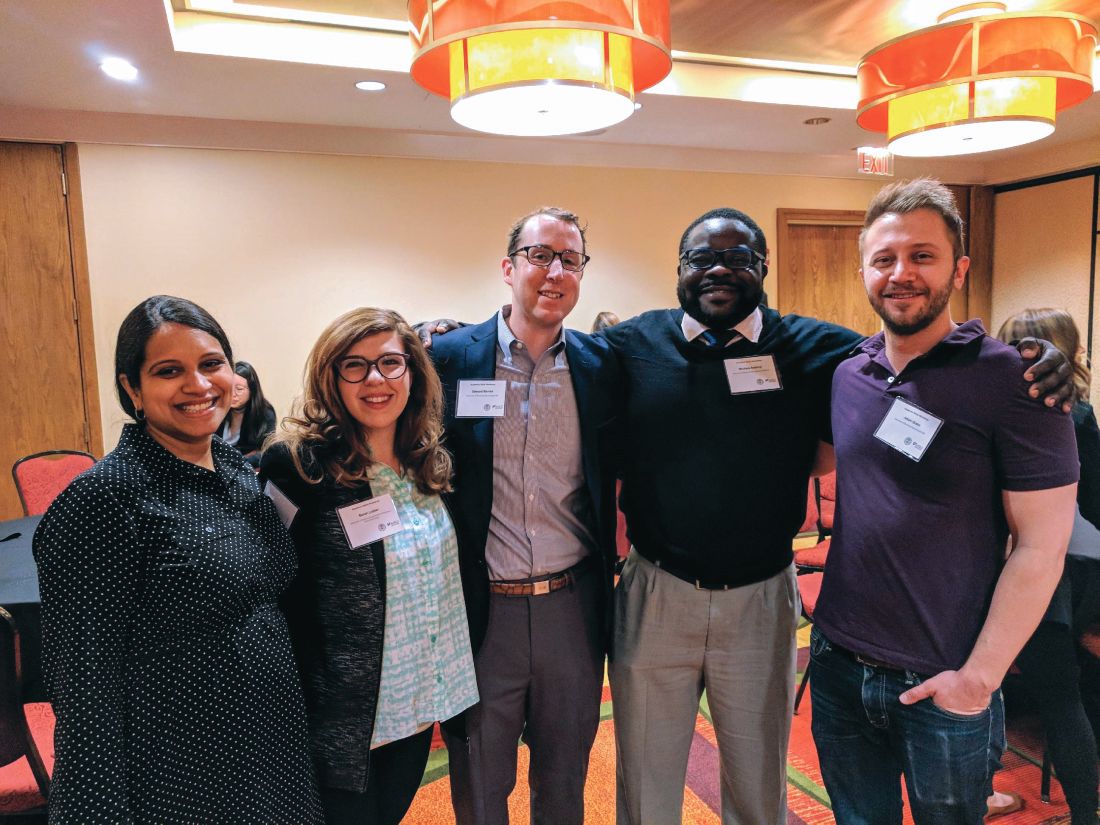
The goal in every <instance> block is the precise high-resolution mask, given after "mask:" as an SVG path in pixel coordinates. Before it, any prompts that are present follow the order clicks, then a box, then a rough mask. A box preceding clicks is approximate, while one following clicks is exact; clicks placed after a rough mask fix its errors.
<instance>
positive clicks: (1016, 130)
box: [856, 3, 1097, 157]
mask: <svg viewBox="0 0 1100 825" xmlns="http://www.w3.org/2000/svg"><path fill="white" fill-rule="evenodd" d="M990 6H999V7H1000V8H1001V9H1003V8H1004V5H1003V4H1000V3H973V4H971V6H969V7H962V8H960V9H955V10H952V11H950V12H947V13H945V14H943V15H940V18H939V19H940V21H941V22H940V24H939V25H936V26H932V27H931V28H927V29H921V30H920V31H916V32H913V33H912V34H909V35H906V36H904V37H899V38H897V39H895V40H891V41H890V42H889V43H884V44H883V45H881V46H879V47H878V48H877V49H874V50H872V51H870V52H868V53H867V54H866V55H864V56H863V59H862V60H861V61H860V62H859V66H858V68H857V74H858V80H859V97H860V100H859V112H858V114H857V116H856V121H857V122H858V123H859V125H860V126H862V127H863V128H864V129H869V130H870V131H872V132H885V133H886V136H887V140H888V141H889V143H888V148H889V149H890V151H891V152H894V153H895V154H898V155H909V156H915V157H935V156H941V155H965V154H971V153H973V152H988V151H991V150H993V149H1007V148H1008V147H1010V146H1019V145H1021V144H1024V143H1030V142H1031V141H1033V140H1039V139H1040V138H1044V137H1046V136H1047V135H1049V134H1050V133H1051V132H1053V131H1054V119H1055V115H1056V113H1057V112H1060V111H1062V110H1063V109H1068V108H1069V107H1070V106H1074V105H1076V104H1078V103H1080V102H1081V101H1083V100H1085V99H1086V98H1088V97H1089V95H1091V94H1092V91H1093V90H1092V68H1093V60H1094V58H1095V55H1096V44H1097V30H1096V24H1095V23H1093V22H1092V21H1090V20H1088V19H1087V18H1084V17H1081V16H1080V15H1077V14H1069V13H1066V12H1043V13H1040V12H1035V13H1032V12H1018V13H1007V14H1006V13H1001V14H998V13H994V14H981V16H976V17H963V15H965V14H966V13H968V12H970V11H974V10H978V11H985V10H987V8H988V7H990ZM942 21H947V22H942Z"/></svg>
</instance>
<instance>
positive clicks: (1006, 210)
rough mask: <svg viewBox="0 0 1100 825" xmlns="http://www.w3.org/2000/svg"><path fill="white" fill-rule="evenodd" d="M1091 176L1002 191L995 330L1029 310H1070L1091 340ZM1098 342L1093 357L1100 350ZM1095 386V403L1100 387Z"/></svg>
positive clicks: (996, 234) (997, 211) (995, 265)
mask: <svg viewBox="0 0 1100 825" xmlns="http://www.w3.org/2000/svg"><path fill="white" fill-rule="evenodd" d="M1092 198H1093V179H1092V177H1091V176H1088V177H1081V178H1071V179H1070V180H1064V181H1059V182H1057V183H1049V184H1044V185H1041V186H1032V187H1028V188H1026V189H1017V190H1015V191H1011V192H1002V193H1000V194H998V195H997V196H996V197H995V199H994V210H995V218H994V221H995V223H994V248H993V273H994V274H993V329H992V330H991V332H992V333H994V334H996V332H997V330H998V328H999V327H1000V326H1001V324H1002V323H1003V322H1004V320H1005V319H1006V318H1008V317H1009V316H1010V315H1012V314H1013V313H1015V312H1019V311H1020V310H1022V309H1026V308H1028V307H1061V308H1063V309H1065V310H1068V311H1069V313H1070V314H1071V315H1073V319H1074V321H1075V322H1076V324H1077V327H1078V329H1080V331H1081V337H1082V341H1083V339H1084V337H1085V335H1087V330H1088V319H1089V267H1090V258H1091V256H1092V246H1093V243H1094V236H1093V231H1092V226H1091V224H1092ZM1098 344H1100V341H1097V340H1095V339H1094V342H1093V348H1092V351H1093V354H1094V357H1095V355H1096V353H1097V352H1098V351H1100V348H1098ZM1098 383H1100V382H1097V381H1094V382H1093V393H1092V395H1093V404H1096V403H1097V400H1098V399H1100V392H1098V389H1100V386H1098Z"/></svg>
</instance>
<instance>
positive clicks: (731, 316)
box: [676, 281, 763, 329]
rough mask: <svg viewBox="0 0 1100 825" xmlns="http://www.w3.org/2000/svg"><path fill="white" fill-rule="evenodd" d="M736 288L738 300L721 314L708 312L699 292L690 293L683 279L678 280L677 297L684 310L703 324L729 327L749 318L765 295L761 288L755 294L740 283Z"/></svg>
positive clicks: (710, 326) (715, 327) (714, 326)
mask: <svg viewBox="0 0 1100 825" xmlns="http://www.w3.org/2000/svg"><path fill="white" fill-rule="evenodd" d="M734 289H736V290H737V293H738V299H737V301H736V302H734V303H733V304H731V305H730V308H729V309H728V310H726V311H725V312H724V313H721V314H716V313H711V312H707V311H706V310H705V309H703V304H702V301H701V300H700V296H699V294H698V293H696V294H695V295H690V294H688V291H687V289H685V288H684V285H683V282H681V281H677V282H676V297H677V298H678V299H679V300H680V307H681V308H682V309H683V310H684V312H686V313H687V314H688V315H690V316H691V317H692V318H694V319H695V320H696V321H698V322H699V323H700V324H702V325H703V326H705V327H708V328H710V329H729V328H730V327H732V326H733V325H734V324H737V323H740V322H741V321H742V320H743V319H745V318H747V317H748V316H749V314H750V313H751V312H752V311H753V310H754V309H756V308H757V307H758V306H760V298H761V296H762V295H763V290H760V289H758V290H756V294H755V295H753V294H752V292H751V291H749V290H745V289H742V288H741V287H740V285H738V286H735V287H734Z"/></svg>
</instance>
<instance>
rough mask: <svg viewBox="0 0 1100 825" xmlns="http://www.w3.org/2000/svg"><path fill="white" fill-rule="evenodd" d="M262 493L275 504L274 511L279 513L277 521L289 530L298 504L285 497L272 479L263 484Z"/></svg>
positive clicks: (296, 512)
mask: <svg viewBox="0 0 1100 825" xmlns="http://www.w3.org/2000/svg"><path fill="white" fill-rule="evenodd" d="M264 495H265V496H267V497H268V498H269V499H271V502H272V503H273V504H274V505H275V512H276V513H278V514H279V521H281V522H282V523H283V527H285V528H286V529H288V530H289V529H290V525H291V524H293V523H294V517H295V516H296V515H298V505H297V504H295V503H294V502H293V501H291V500H290V499H289V498H287V497H286V493H284V492H283V491H282V490H280V489H279V488H278V487H276V486H275V483H274V482H273V481H269V482H267V484H265V485H264Z"/></svg>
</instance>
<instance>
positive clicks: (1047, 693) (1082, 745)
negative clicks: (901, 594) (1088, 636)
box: [989, 309, 1100, 825]
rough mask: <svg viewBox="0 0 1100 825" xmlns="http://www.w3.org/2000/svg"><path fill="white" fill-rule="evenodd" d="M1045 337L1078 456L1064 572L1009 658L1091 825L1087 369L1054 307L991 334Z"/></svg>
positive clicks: (1096, 441) (1095, 510)
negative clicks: (1068, 367)
mask: <svg viewBox="0 0 1100 825" xmlns="http://www.w3.org/2000/svg"><path fill="white" fill-rule="evenodd" d="M1029 336H1031V337H1036V338H1045V339H1046V340H1048V341H1050V342H1052V343H1053V344H1054V346H1056V347H1057V348H1058V349H1059V350H1061V351H1062V352H1063V353H1064V354H1065V356H1066V357H1067V358H1068V359H1070V362H1071V363H1072V364H1073V367H1074V382H1073V383H1074V390H1075V393H1074V404H1073V409H1072V413H1071V414H1072V416H1073V424H1074V430H1075V432H1076V435H1077V453H1078V457H1079V459H1080V461H1081V481H1080V484H1079V485H1078V487H1077V509H1078V512H1077V518H1076V520H1075V522H1074V528H1073V536H1072V538H1071V539H1070V543H1069V550H1068V551H1067V555H1066V566H1065V572H1064V573H1063V574H1062V579H1061V581H1060V582H1059V584H1058V589H1057V590H1056V591H1055V592H1054V597H1053V598H1052V599H1051V603H1050V607H1049V608H1048V609H1047V612H1046V615H1045V616H1044V617H1043V621H1042V622H1041V623H1040V625H1039V627H1038V628H1036V630H1035V633H1034V635H1033V636H1032V637H1031V639H1030V640H1029V641H1028V643H1027V644H1026V645H1025V646H1024V649H1023V650H1022V651H1021V652H1020V655H1019V657H1018V658H1017V660H1016V661H1017V664H1018V665H1019V668H1020V673H1021V676H1020V678H1021V681H1022V682H1023V683H1024V685H1025V686H1026V688H1027V689H1028V691H1029V693H1031V694H1032V695H1033V696H1034V698H1035V699H1036V700H1037V701H1038V705H1039V714H1040V717H1041V719H1042V723H1043V728H1044V731H1045V733H1046V738H1047V747H1048V748H1049V750H1050V758H1051V762H1052V763H1053V765H1054V770H1055V772H1056V773H1057V775H1058V780H1059V782H1060V783H1061V785H1062V790H1063V791H1064V793H1065V795H1066V802H1067V803H1068V804H1069V807H1070V814H1071V816H1072V823H1073V825H1097V815H1096V808H1097V802H1098V800H1097V748H1096V741H1097V737H1098V736H1100V667H1098V666H1097V663H1096V661H1095V660H1094V659H1093V658H1092V657H1091V656H1089V655H1087V654H1084V655H1079V654H1080V650H1079V647H1078V644H1077V639H1078V637H1079V636H1080V634H1081V633H1082V631H1084V630H1085V628H1087V627H1088V625H1090V624H1092V623H1093V622H1095V621H1097V620H1098V619H1100V531H1098V530H1097V528H1098V527H1100V430H1098V429H1097V425H1096V416H1095V415H1094V413H1093V409H1092V406H1091V405H1090V404H1089V403H1088V396H1089V380H1090V373H1089V367H1088V362H1087V360H1086V358H1085V350H1084V348H1083V347H1082V346H1081V336H1080V333H1079V332H1078V331H1077V326H1076V324H1074V322H1073V318H1072V316H1071V315H1070V314H1069V313H1068V312H1066V311H1065V310H1062V309H1026V310H1024V311H1023V312H1020V313H1018V314H1016V315H1013V316H1012V317H1011V318H1009V319H1008V320H1007V321H1005V322H1004V324H1003V325H1002V326H1001V329H1000V332H998V333H997V337H999V338H1000V339H1001V340H1002V341H1006V342H1013V341H1017V340H1019V339H1021V338H1025V337H1029ZM1021 807H1023V804H1022V801H1021V800H1020V797H1019V795H1018V794H1005V793H995V794H994V795H993V796H992V797H990V799H989V810H990V813H991V814H994V815H996V814H1002V813H1011V812H1012V811H1015V810H1019V808H1021Z"/></svg>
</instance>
